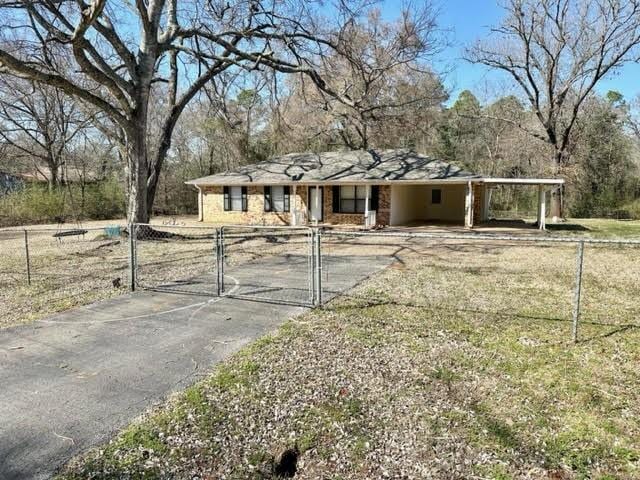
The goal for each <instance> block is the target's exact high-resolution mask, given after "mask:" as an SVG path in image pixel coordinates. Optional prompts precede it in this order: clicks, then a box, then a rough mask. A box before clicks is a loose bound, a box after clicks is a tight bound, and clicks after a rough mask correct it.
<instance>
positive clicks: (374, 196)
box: [369, 185, 380, 210]
mask: <svg viewBox="0 0 640 480" xmlns="http://www.w3.org/2000/svg"><path fill="white" fill-rule="evenodd" d="M379 196H380V187H378V185H371V198H370V199H369V201H370V202H371V203H370V204H369V209H370V210H378V204H379V200H378V198H379Z"/></svg>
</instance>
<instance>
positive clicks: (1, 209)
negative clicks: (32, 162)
mask: <svg viewBox="0 0 640 480" xmlns="http://www.w3.org/2000/svg"><path fill="white" fill-rule="evenodd" d="M124 214H125V196H124V191H123V188H122V185H121V184H120V182H118V181H117V180H115V179H110V180H105V181H102V182H95V183H90V184H86V185H83V186H80V185H75V184H72V185H60V186H58V187H56V188H48V187H47V186H46V185H38V184H31V185H27V186H26V187H25V188H24V189H22V190H16V191H13V192H11V193H9V194H7V195H4V196H0V227H11V226H16V225H31V224H38V223H60V222H62V221H64V222H69V223H73V222H75V221H76V220H108V219H112V218H122V216H124Z"/></svg>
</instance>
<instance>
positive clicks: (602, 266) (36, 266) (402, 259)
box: [0, 224, 640, 339]
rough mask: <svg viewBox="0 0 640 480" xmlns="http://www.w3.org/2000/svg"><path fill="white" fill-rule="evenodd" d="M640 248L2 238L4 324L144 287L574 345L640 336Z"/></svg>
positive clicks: (570, 241) (274, 235)
mask: <svg viewBox="0 0 640 480" xmlns="http://www.w3.org/2000/svg"><path fill="white" fill-rule="evenodd" d="M130 232H133V235H130ZM639 247H640V240H596V239H588V238H579V237H554V236H537V235H531V236H525V235H519V236H506V235H480V234H473V233H468V234H443V233H424V232H410V231H409V232H408V231H403V232H392V231H385V230H382V231H369V232H362V231H344V230H332V229H327V230H323V229H318V228H308V227H254V226H224V227H219V228H215V227H210V226H173V225H171V226H169V225H148V224H134V225H132V226H123V225H111V226H107V227H101V228H82V229H66V230H62V229H42V228H41V229H38V228H33V229H26V230H15V229H8V230H0V253H1V262H0V299H1V300H2V302H1V307H0V318H2V319H3V321H4V322H6V323H7V324H11V323H20V322H21V321H26V320H30V319H33V318H38V317H42V316H45V315H47V314H50V313H54V312H57V311H61V310H65V309H68V308H70V307H73V306H76V305H82V304H86V303H90V302H92V301H95V300H99V299H104V298H109V297H112V296H115V295H119V294H121V293H123V292H126V291H128V290H129V289H135V288H136V287H139V288H145V289H153V290H162V291H171V292H177V293H189V294H198V295H207V296H216V295H220V296H228V297H237V298H244V299H250V300H257V301H266V302H274V303H285V304H293V305H304V306H319V305H322V304H325V303H326V302H327V301H329V300H331V299H332V298H335V297H336V296H342V297H344V298H346V300H347V302H350V304H352V305H355V306H357V305H361V306H372V305H376V304H397V305H398V306H419V307H428V308H433V309H437V310H440V311H452V312H467V313H473V314H478V315H489V316H495V315H498V316H499V315H511V316H516V317H518V318H522V319H523V321H532V322H534V321H538V320H544V321H554V322H568V324H570V325H571V327H570V329H569V330H568V332H569V333H571V334H572V338H574V339H577V338H578V335H579V328H580V325H586V326H588V325H598V324H600V325H615V326H619V327H620V328H632V327H635V326H637V325H636V323H634V322H635V321H636V320H635V319H636V318H637V317H638V315H639V314H640V301H638V298H639V297H640V255H638V253H639V250H638V248H639ZM383 270H384V273H383V274H380V275H378V273H381V272H382V271H383ZM365 279H368V281H367V282H364V280H365Z"/></svg>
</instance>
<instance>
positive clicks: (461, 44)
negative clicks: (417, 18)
mask: <svg viewBox="0 0 640 480" xmlns="http://www.w3.org/2000/svg"><path fill="white" fill-rule="evenodd" d="M420 1H421V0H416V3H417V2H420ZM400 5H401V2H399V1H394V0H387V1H386V2H384V3H383V4H382V11H383V14H384V16H385V17H388V18H393V17H394V16H396V15H397V12H398V9H399V7H400ZM440 11H441V15H440V17H439V19H440V20H439V21H440V26H441V28H444V29H446V30H450V34H449V38H450V40H451V43H452V45H451V47H449V48H447V49H446V51H444V52H443V53H442V55H440V59H439V65H438V68H439V70H441V71H444V72H446V74H445V83H446V85H447V87H448V88H449V90H450V91H451V98H452V100H455V98H456V97H457V95H458V94H459V93H460V92H461V91H462V90H465V89H469V90H471V91H473V92H474V93H475V94H476V95H477V96H478V98H479V99H480V100H481V101H487V100H490V99H492V98H495V97H496V96H499V95H502V94H505V93H518V92H517V91H516V90H515V87H513V86H512V85H511V82H510V81H508V79H507V77H506V76H505V75H503V74H501V73H498V72H491V71H489V70H488V69H486V68H485V67H481V66H477V65H472V64H469V63H467V62H465V61H464V60H462V54H463V52H464V48H465V46H467V45H470V44H472V43H473V42H474V41H475V40H476V39H478V38H483V37H485V36H486V35H487V34H488V33H489V28H490V27H491V26H492V25H495V24H497V23H499V22H500V19H501V18H502V16H503V10H502V9H501V8H500V7H499V5H498V2H497V1H496V0H440ZM509 89H513V90H512V91H509ZM609 90H618V91H619V92H620V93H622V94H623V95H624V97H625V98H626V99H627V100H632V99H634V98H635V97H636V96H637V95H638V94H639V93H640V64H637V63H636V64H629V65H626V66H625V67H623V68H622V69H621V70H620V71H619V72H616V73H615V74H613V75H610V76H609V77H608V78H606V79H604V80H603V81H602V82H601V83H600V84H599V85H598V87H597V91H598V92H600V93H606V92H607V91H609Z"/></svg>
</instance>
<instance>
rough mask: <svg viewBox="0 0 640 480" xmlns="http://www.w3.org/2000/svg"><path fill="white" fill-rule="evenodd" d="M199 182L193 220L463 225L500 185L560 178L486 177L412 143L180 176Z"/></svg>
mask: <svg viewBox="0 0 640 480" xmlns="http://www.w3.org/2000/svg"><path fill="white" fill-rule="evenodd" d="M186 183H187V184H190V185H194V186H195V187H196V188H197V189H198V213H199V220H200V221H204V222H214V223H224V224H246V225H306V224H330V225H344V224H349V225H363V226H368V227H371V226H374V225H409V224H416V223H423V222H431V223H448V224H461V225H465V226H467V227H469V228H471V227H473V226H474V225H476V224H478V223H482V222H484V221H486V220H487V219H488V214H489V208H488V206H489V199H490V195H489V191H490V189H491V188H492V187H494V186H495V185H498V184H519V185H537V186H538V189H539V195H538V198H539V207H538V225H539V226H540V228H544V224H545V222H544V218H545V192H546V190H545V188H547V187H550V186H557V185H560V184H562V183H563V180H561V179H505V178H489V177H483V176H481V175H476V174H473V173H470V172H466V171H464V170H462V169H460V168H459V167H456V166H454V165H452V164H449V163H445V162H442V161H439V160H436V159H433V158H430V157H427V156H424V155H420V154H418V153H415V152H413V151H411V150H406V149H401V150H383V151H373V150H369V151H364V150H358V151H348V152H324V153H292V154H288V155H283V156H280V157H275V158H272V159H270V160H267V161H264V162H261V163H256V164H253V165H245V166H243V167H240V168H238V169H237V170H235V171H228V172H223V173H219V174H215V175H210V176H207V177H202V178H198V179H195V180H191V181H188V182H186Z"/></svg>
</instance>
